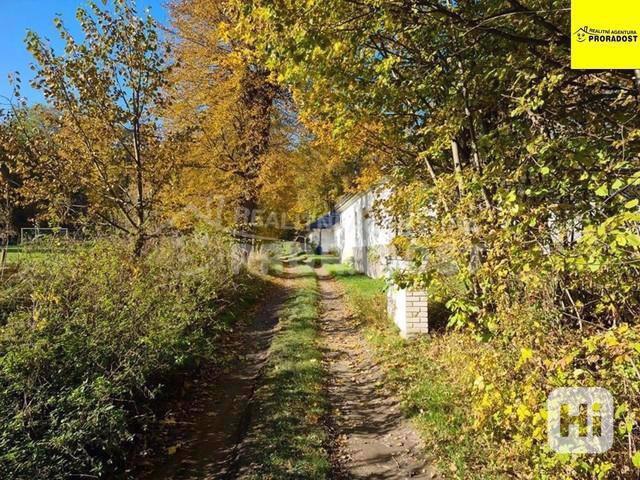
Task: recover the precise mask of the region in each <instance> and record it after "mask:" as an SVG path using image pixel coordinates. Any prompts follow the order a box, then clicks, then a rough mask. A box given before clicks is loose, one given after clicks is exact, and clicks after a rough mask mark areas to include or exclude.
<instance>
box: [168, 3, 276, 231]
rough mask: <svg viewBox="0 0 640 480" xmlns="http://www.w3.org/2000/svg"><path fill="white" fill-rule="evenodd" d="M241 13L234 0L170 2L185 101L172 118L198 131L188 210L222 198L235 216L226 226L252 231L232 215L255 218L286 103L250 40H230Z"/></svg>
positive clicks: (185, 195) (177, 83) (178, 87)
mask: <svg viewBox="0 0 640 480" xmlns="http://www.w3.org/2000/svg"><path fill="white" fill-rule="evenodd" d="M239 8H240V4H239V3H238V2H235V1H232V0H219V1H214V2H210V1H202V0H181V1H176V2H173V3H172V4H171V14H172V24H173V27H174V29H175V32H174V33H175V39H176V42H177V47H176V57H177V58H178V59H179V68H177V69H176V70H175V72H174V73H173V76H172V80H173V82H174V88H175V91H176V95H177V96H179V97H180V98H181V100H182V101H181V102H180V103H178V104H176V105H175V106H174V108H173V109H172V121H174V122H175V123H176V124H179V125H184V126H188V127H190V128H193V129H194V131H195V132H196V134H195V141H194V142H193V143H192V148H191V149H190V151H189V156H190V162H191V164H192V166H193V168H191V169H190V170H189V171H187V172H185V176H184V178H185V181H184V186H185V189H184V191H182V192H181V196H182V204H183V205H182V207H183V208H184V207H186V206H190V207H192V208H197V209H201V210H207V209H213V208H219V207H218V206H217V204H216V202H214V201H212V198H214V197H217V198H218V199H219V200H220V201H221V203H222V204H224V205H225V206H226V207H225V208H226V209H228V212H227V213H229V214H230V217H228V218H226V221H227V222H230V223H234V222H235V221H236V220H239V223H240V224H242V223H244V224H245V225H244V228H248V225H246V223H247V221H250V219H249V218H248V217H245V218H240V219H235V218H233V217H234V216H235V209H236V208H237V207H240V208H241V209H243V210H244V212H246V214H247V215H248V214H249V212H251V211H254V210H255V209H256V207H257V205H258V191H259V177H260V171H261V168H262V165H263V164H264V161H265V158H266V156H267V155H268V154H269V153H270V152H271V151H272V150H273V148H274V142H273V140H274V136H273V130H274V129H275V128H276V126H275V124H276V123H277V122H278V116H279V112H280V108H281V107H282V106H283V105H284V102H286V98H285V95H284V92H283V91H282V90H281V89H280V88H279V87H278V86H276V85H275V84H274V83H273V82H272V81H271V78H270V74H269V71H268V70H267V69H266V68H265V67H264V66H263V65H260V64H258V63H256V62H255V59H254V55H253V53H252V45H251V43H250V41H244V40H243V39H239V38H237V37H233V36H230V35H229V32H230V30H231V29H233V28H234V27H235V22H236V21H237V20H238V19H239V15H240V10H239ZM214 204H215V206H214ZM178 208H180V206H178ZM243 220H244V221H243Z"/></svg>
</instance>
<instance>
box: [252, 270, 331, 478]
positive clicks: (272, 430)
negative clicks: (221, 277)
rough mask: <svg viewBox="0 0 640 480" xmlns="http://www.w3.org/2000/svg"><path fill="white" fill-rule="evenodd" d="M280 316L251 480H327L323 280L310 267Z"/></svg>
mask: <svg viewBox="0 0 640 480" xmlns="http://www.w3.org/2000/svg"><path fill="white" fill-rule="evenodd" d="M291 272H292V273H294V274H295V275H297V276H299V278H298V280H296V284H295V290H294V292H293V293H292V295H291V297H290V298H289V299H288V300H287V301H286V303H285V305H284V307H283V309H282V311H281V312H280V327H281V330H280V331H279V332H278V334H277V335H276V338H275V339H274V340H273V344H272V346H271V353H270V357H269V361H268V365H267V368H266V373H265V377H264V383H263V385H262V386H261V387H260V388H259V389H258V390H257V392H256V397H255V405H256V409H257V411H256V412H255V415H254V427H253V429H252V430H251V431H250V432H249V436H248V438H249V446H248V450H249V451H248V455H247V458H251V459H252V462H253V463H252V466H251V469H250V470H251V472H250V473H248V474H247V475H246V476H245V477H244V478H251V479H258V478H259V479H265V478H273V479H294V478H295V479H300V478H305V479H325V478H328V476H329V474H330V462H329V456H328V453H327V451H326V448H325V444H326V441H327V439H326V434H325V430H324V427H323V422H322V420H323V417H324V415H325V414H326V411H327V404H326V400H325V396H324V392H323V385H324V381H325V372H324V369H323V366H322V353H321V351H320V346H319V339H318V325H317V321H318V316H319V310H318V291H317V280H316V278H315V276H314V275H313V271H312V270H311V268H310V267H309V266H307V265H299V266H297V267H294V268H292V269H291Z"/></svg>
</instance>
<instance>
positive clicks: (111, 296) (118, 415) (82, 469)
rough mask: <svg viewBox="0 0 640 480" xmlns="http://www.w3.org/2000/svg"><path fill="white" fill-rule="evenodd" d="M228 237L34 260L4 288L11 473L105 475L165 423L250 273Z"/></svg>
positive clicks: (0, 466) (2, 349)
mask: <svg viewBox="0 0 640 480" xmlns="http://www.w3.org/2000/svg"><path fill="white" fill-rule="evenodd" d="M232 260H233V255H232V252H231V246H230V244H229V242H227V241H226V240H224V239H223V238H220V237H218V236H215V235H205V234H198V235H194V236H192V237H189V238H181V239H173V240H169V239H167V240H164V241H162V242H160V243H159V244H158V245H157V246H155V247H154V248H153V250H152V251H151V252H150V253H149V254H148V255H147V256H145V258H144V260H138V259H136V258H135V257H133V256H132V255H131V254H130V253H129V252H128V250H127V248H126V244H124V243H123V242H119V241H116V242H113V243H112V242H107V241H104V242H98V243H96V244H94V245H92V246H87V245H79V246H77V247H76V248H75V249H74V250H73V251H71V252H68V253H66V254H57V255H53V254H52V255H48V256H44V257H40V258H38V259H37V260H35V261H33V262H29V263H26V264H23V266H22V267H21V269H20V271H19V272H18V273H17V274H15V276H14V277H12V278H11V281H10V284H9V285H8V286H5V285H3V289H2V291H1V292H0V321H1V322H2V327H1V328H0V472H1V476H2V477H3V478H68V477H69V476H73V475H74V474H77V475H79V476H88V475H92V476H95V477H99V476H102V475H104V474H106V473H109V472H114V471H116V472H117V471H122V468H123V464H124V463H123V462H124V460H125V458H126V455H127V452H128V451H129V450H130V448H131V446H132V444H133V442H134V441H136V440H140V435H144V434H145V432H147V431H148V429H149V428H150V427H151V426H152V425H153V423H154V422H155V421H156V415H155V414H154V406H155V405H157V403H158V401H159V400H160V399H162V398H165V397H166V396H167V394H168V393H170V392H169V391H168V388H167V387H171V388H172V389H174V390H173V391H175V387H176V380H178V379H179V377H178V375H179V374H181V373H186V372H188V371H190V370H192V369H194V368H195V367H197V366H198V365H199V364H200V363H201V362H203V361H205V360H213V359H215V358H216V354H218V353H219V349H220V345H219V343H218V342H217V340H218V339H219V336H220V334H221V333H222V332H224V331H225V329H227V328H228V327H229V325H228V324H227V323H226V322H228V319H227V321H223V319H222V318H221V315H220V313H221V311H222V310H223V309H224V308H225V307H226V305H228V304H229V303H230V300H232V298H233V296H232V295H231V294H232V293H233V294H235V293H236V290H237V289H238V288H240V285H239V283H238V281H239V279H238V277H237V276H236V275H235V274H234V269H233V263H232Z"/></svg>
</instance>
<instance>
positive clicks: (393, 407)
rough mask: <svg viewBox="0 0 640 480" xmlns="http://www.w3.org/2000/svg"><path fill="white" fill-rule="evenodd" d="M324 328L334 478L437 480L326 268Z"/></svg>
mask: <svg viewBox="0 0 640 480" xmlns="http://www.w3.org/2000/svg"><path fill="white" fill-rule="evenodd" d="M316 272H318V275H319V278H320V294H321V299H322V300H321V307H322V318H321V329H322V335H323V338H324V358H325V359H324V362H325V368H326V369H327V371H328V374H329V383H328V386H327V390H328V397H329V403H330V404H331V406H332V411H331V414H330V418H329V420H328V427H329V429H330V433H331V434H332V437H333V446H332V457H333V463H334V468H335V471H336V472H335V475H334V478H340V479H347V478H349V479H361V478H362V479H365V478H366V479H381V480H382V479H385V480H396V479H398V480H399V479H407V478H415V479H435V478H437V476H436V473H435V469H434V468H433V467H431V465H430V464H429V462H428V460H427V454H426V452H425V451H424V446H423V443H422V441H421V439H420V438H419V436H418V434H417V433H416V432H415V430H414V429H413V426H412V425H411V423H410V422H409V421H408V420H407V419H406V418H405V417H404V416H403V415H402V413H401V411H400V408H399V404H398V400H397V399H396V398H395V397H393V396H392V395H391V394H390V393H389V392H388V391H386V390H385V389H384V376H383V373H382V372H381V371H380V369H379V368H378V367H377V366H376V364H375V363H374V361H373V359H372V358H371V355H370V353H369V351H368V349H367V347H366V344H365V341H364V339H363V338H362V333H361V331H360V330H359V328H358V322H357V321H356V319H354V318H353V315H352V314H351V312H349V310H348V309H347V307H346V305H345V299H344V298H343V297H344V294H343V292H342V290H341V288H340V286H339V285H338V284H337V283H336V281H335V280H334V279H333V278H331V277H330V275H328V274H327V273H326V271H325V270H324V269H322V268H320V269H317V270H316Z"/></svg>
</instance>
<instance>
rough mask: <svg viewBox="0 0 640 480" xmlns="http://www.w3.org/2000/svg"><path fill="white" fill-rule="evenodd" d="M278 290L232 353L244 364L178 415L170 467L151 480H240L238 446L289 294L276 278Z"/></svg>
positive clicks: (207, 386) (204, 385)
mask: <svg viewBox="0 0 640 480" xmlns="http://www.w3.org/2000/svg"><path fill="white" fill-rule="evenodd" d="M274 282H275V285H274V288H273V290H272V291H270V292H269V294H268V296H267V298H266V299H265V301H264V303H263V304H262V305H261V306H260V307H259V309H258V310H257V314H256V315H255V319H254V320H253V322H251V323H250V324H249V325H248V327H247V328H246V329H245V331H243V332H242V334H240V335H238V336H237V338H236V339H235V341H234V342H233V345H231V348H232V349H234V350H235V351H236V352H237V355H238V360H237V361H234V362H232V364H231V365H229V366H228V368H227V369H226V370H225V371H224V372H222V374H219V375H215V376H214V377H213V378H210V379H208V380H207V379H204V380H200V382H201V384H200V385H198V386H197V387H196V388H194V391H195V393H194V397H192V398H189V399H188V400H187V402H185V403H186V404H187V405H186V407H185V408H186V411H182V412H180V414H179V415H177V417H178V418H180V419H188V421H185V422H182V423H180V424H179V425H178V426H177V428H176V429H175V430H176V431H173V430H172V431H171V434H172V436H174V435H175V436H176V437H177V438H175V440H174V441H172V442H171V443H172V444H173V445H175V446H176V447H177V448H175V450H174V449H173V448H171V449H170V451H169V452H168V457H167V460H166V462H164V463H162V464H161V465H159V466H158V467H157V468H155V469H154V470H153V471H152V472H151V473H148V474H146V475H143V476H141V477H140V478H142V479H145V480H196V479H197V480H211V479H224V478H234V477H235V473H234V470H235V466H236V465H235V464H236V457H237V446H238V445H239V443H240V442H241V440H242V438H243V436H244V433H245V432H246V430H247V428H248V425H249V423H250V421H251V408H250V405H251V398H252V396H253V393H254V390H255V388H256V384H257V383H258V382H259V379H260V375H261V371H262V368H263V366H264V365H265V363H266V360H267V358H268V352H269V347H270V345H271V340H272V338H273V336H274V334H275V332H276V329H277V328H276V327H277V323H278V311H279V310H280V308H281V307H282V304H283V302H284V301H285V299H286V298H287V295H288V288H289V287H288V281H287V280H283V279H275V280H274Z"/></svg>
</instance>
